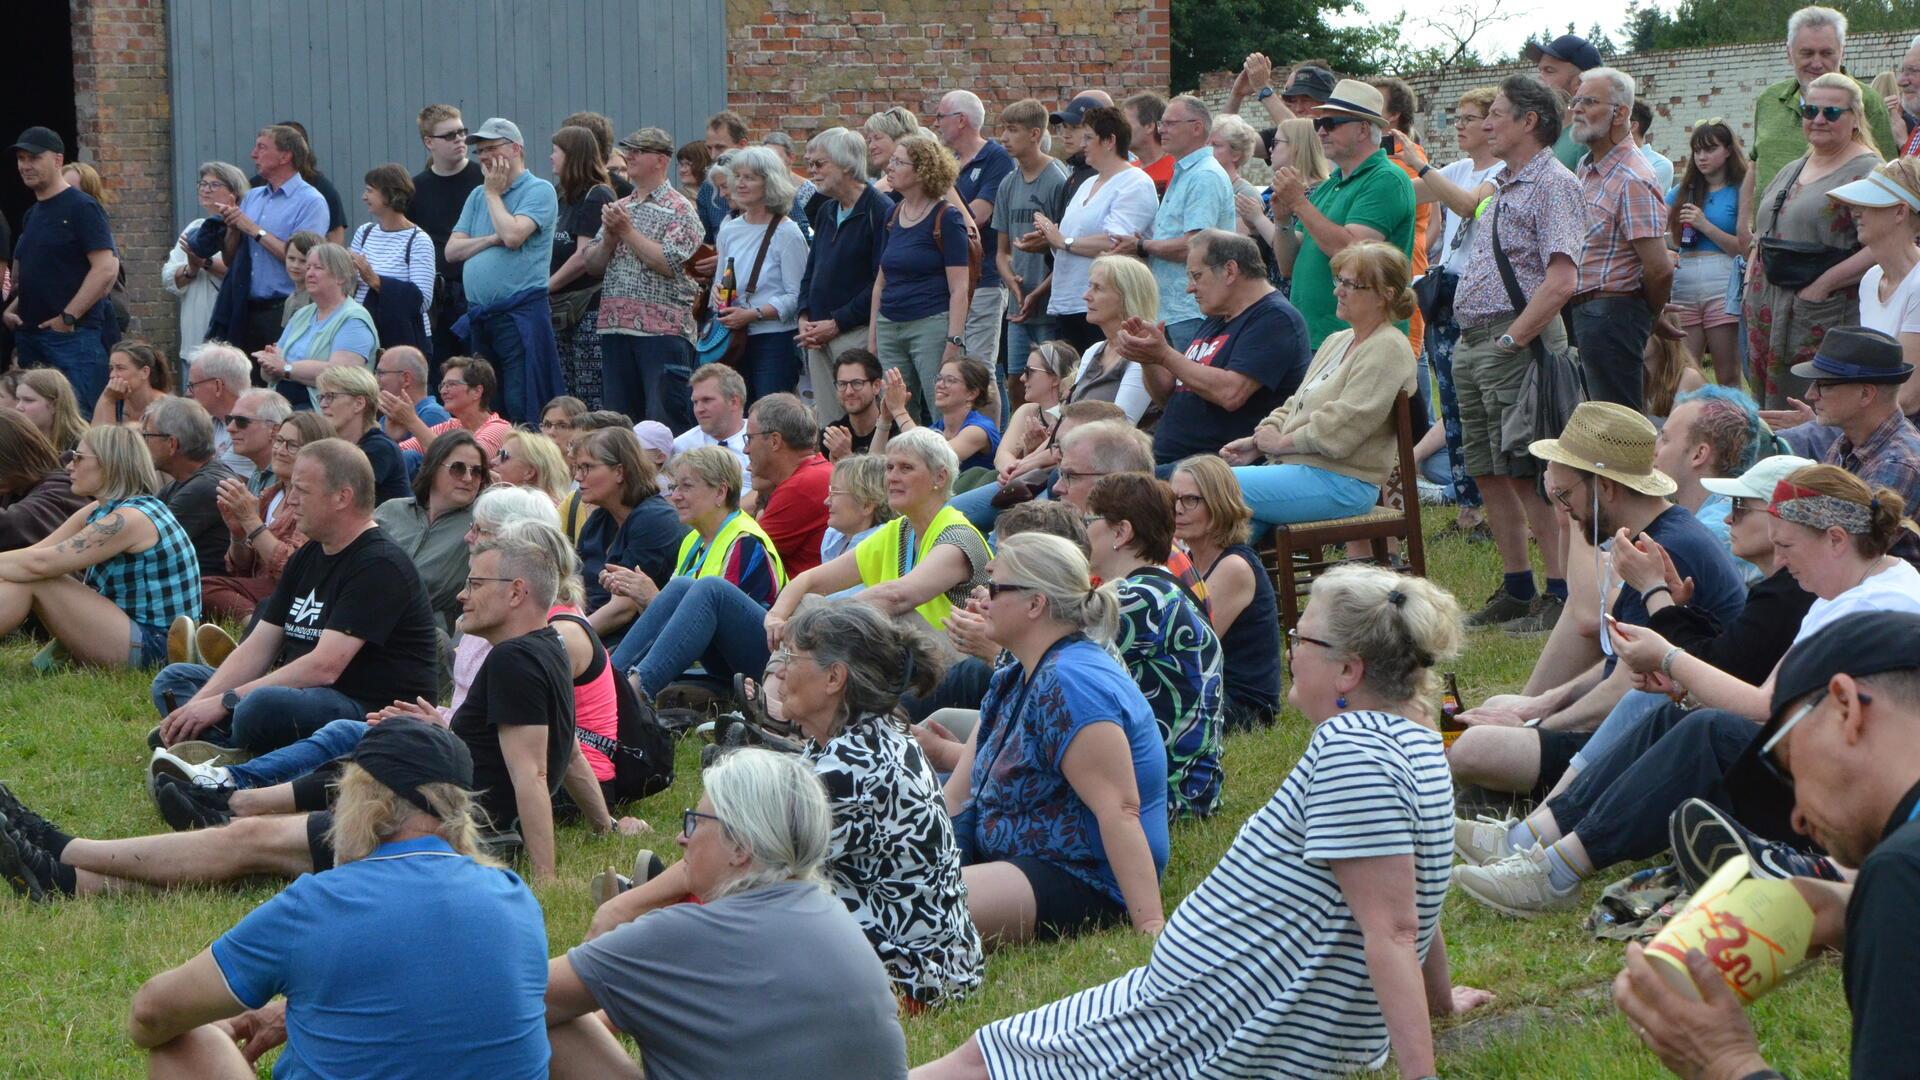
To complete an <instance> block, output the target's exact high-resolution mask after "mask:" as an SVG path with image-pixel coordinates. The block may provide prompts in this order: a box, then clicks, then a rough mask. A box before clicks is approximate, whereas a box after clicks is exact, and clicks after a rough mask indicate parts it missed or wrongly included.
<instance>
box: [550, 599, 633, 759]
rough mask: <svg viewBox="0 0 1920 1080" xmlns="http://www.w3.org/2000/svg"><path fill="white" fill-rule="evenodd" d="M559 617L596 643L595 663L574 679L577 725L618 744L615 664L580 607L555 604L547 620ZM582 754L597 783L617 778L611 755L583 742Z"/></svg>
mask: <svg viewBox="0 0 1920 1080" xmlns="http://www.w3.org/2000/svg"><path fill="white" fill-rule="evenodd" d="M556 618H563V619H566V620H568V621H569V622H573V623H576V624H578V625H579V626H580V628H581V629H583V630H585V631H586V632H587V638H588V640H590V641H592V642H593V663H591V664H588V665H587V670H586V671H585V672H583V673H582V674H581V675H580V677H579V678H576V679H574V680H573V713H574V722H575V723H576V724H577V725H578V726H579V727H580V728H581V729H582V730H584V731H590V732H592V733H594V734H595V735H599V736H602V737H604V738H606V739H611V740H615V741H617V740H618V739H619V737H620V706H619V700H618V699H617V698H616V697H615V696H614V690H613V680H614V672H613V665H612V664H611V663H609V662H608V659H607V650H606V647H605V646H603V645H601V644H600V638H599V636H598V635H596V634H595V633H594V632H593V628H592V627H591V626H588V625H587V620H586V617H585V616H583V615H582V614H581V613H580V609H579V608H576V607H572V606H569V605H566V604H555V605H554V606H553V608H552V609H551V610H549V611H548V612H547V621H548V622H553V621H554V619H556ZM580 753H581V754H582V755H583V756H584V757H586V759H587V764H588V765H589V766H590V767H592V769H593V778H594V779H595V780H598V781H600V782H601V783H605V782H607V781H608V780H611V779H613V762H612V761H611V760H609V759H608V757H607V755H605V754H603V753H601V752H600V751H599V750H596V749H594V748H593V747H592V746H590V745H588V744H587V743H586V742H584V741H583V742H581V743H580Z"/></svg>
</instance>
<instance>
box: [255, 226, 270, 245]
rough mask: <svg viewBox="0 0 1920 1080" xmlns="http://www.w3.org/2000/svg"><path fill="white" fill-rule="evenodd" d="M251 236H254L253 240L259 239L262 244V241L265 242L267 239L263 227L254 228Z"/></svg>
mask: <svg viewBox="0 0 1920 1080" xmlns="http://www.w3.org/2000/svg"><path fill="white" fill-rule="evenodd" d="M253 238H254V239H255V240H258V241H260V242H261V243H263V244H264V243H266V240H267V230H265V229H257V230H255V231H254V234H253Z"/></svg>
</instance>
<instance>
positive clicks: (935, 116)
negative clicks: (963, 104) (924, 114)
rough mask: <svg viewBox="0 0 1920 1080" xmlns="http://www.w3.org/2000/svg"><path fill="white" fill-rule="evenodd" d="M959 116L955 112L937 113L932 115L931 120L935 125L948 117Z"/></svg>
mask: <svg viewBox="0 0 1920 1080" xmlns="http://www.w3.org/2000/svg"><path fill="white" fill-rule="evenodd" d="M959 115H960V114H959V113H957V112H937V113H934V114H933V119H934V122H935V123H938V122H940V121H942V120H945V119H946V118H947V117H949V116H959Z"/></svg>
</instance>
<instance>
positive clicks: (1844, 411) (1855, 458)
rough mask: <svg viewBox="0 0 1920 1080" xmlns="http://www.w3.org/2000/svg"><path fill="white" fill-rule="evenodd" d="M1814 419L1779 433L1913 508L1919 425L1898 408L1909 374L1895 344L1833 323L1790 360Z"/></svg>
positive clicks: (1919, 463)
mask: <svg viewBox="0 0 1920 1080" xmlns="http://www.w3.org/2000/svg"><path fill="white" fill-rule="evenodd" d="M1790 370H1791V372H1792V374H1793V375H1794V376H1795V377H1796V378H1801V379H1808V380H1811V381H1810V382H1809V383H1808V384H1807V403H1808V404H1810V405H1811V406H1813V415H1814V419H1815V421H1817V422H1815V423H1807V424H1801V425H1799V426H1798V427H1793V428H1788V429H1787V430H1785V431H1783V432H1781V433H1780V437H1781V438H1782V439H1784V440H1786V443H1787V445H1788V446H1790V447H1792V448H1793V451H1794V453H1796V454H1799V455H1801V456H1802V457H1810V458H1814V459H1816V460H1818V461H1820V462H1821V463H1822V464H1825V465H1838V466H1840V467H1841V468H1843V469H1845V470H1847V471H1848V472H1850V473H1852V474H1854V475H1855V476H1858V477H1859V478H1860V479H1862V480H1865V481H1866V482H1867V483H1868V485H1869V486H1872V487H1889V488H1892V489H1893V490H1895V491H1897V492H1899V493H1900V497H1901V498H1902V499H1905V500H1906V502H1907V506H1908V507H1909V508H1912V507H1915V506H1920V503H1916V502H1915V501H1914V500H1916V499H1920V429H1916V428H1915V427H1914V425H1913V422H1912V421H1911V420H1908V419H1907V418H1906V416H1905V415H1904V414H1903V413H1902V412H1901V411H1900V400H1899V398H1900V384H1902V383H1904V382H1906V381H1907V380H1908V379H1910V378H1912V377H1913V365H1912V364H1909V363H1907V362H1906V359H1905V357H1904V356H1903V354H1902V352H1901V348H1900V343H1899V342H1898V341H1896V340H1894V339H1893V338H1892V337H1890V336H1888V335H1886V334H1883V333H1881V332H1880V331H1878V330H1869V329H1867V328H1866V327H1863V326H1836V327H1834V328H1833V329H1831V330H1828V331H1827V333H1826V335H1825V336H1824V337H1822V338H1821V339H1820V345H1819V347H1818V348H1817V349H1816V350H1815V352H1814V354H1813V359H1812V360H1809V361H1807V362H1806V363H1802V364H1795V365H1794V366H1793V367H1792V368H1791V369H1790Z"/></svg>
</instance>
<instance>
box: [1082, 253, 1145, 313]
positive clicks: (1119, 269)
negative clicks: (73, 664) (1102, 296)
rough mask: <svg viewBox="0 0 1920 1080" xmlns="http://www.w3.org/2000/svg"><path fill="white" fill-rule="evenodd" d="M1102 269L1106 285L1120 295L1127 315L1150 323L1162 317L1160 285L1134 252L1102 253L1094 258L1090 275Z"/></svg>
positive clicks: (1100, 271)
mask: <svg viewBox="0 0 1920 1080" xmlns="http://www.w3.org/2000/svg"><path fill="white" fill-rule="evenodd" d="M1095 272H1099V273H1101V274H1104V275H1105V276H1106V282H1107V288H1109V289H1112V290H1113V291H1114V292H1117V293H1119V294H1120V303H1121V305H1122V306H1124V307H1125V308H1126V311H1127V314H1128V315H1131V316H1138V317H1140V318H1142V319H1145V320H1146V321H1147V322H1153V321H1154V320H1156V319H1158V318H1159V317H1160V286H1159V285H1158V284H1156V283H1155V282H1154V280H1153V271H1151V270H1149V269H1147V264H1146V263H1144V262H1141V261H1140V260H1139V259H1136V258H1134V257H1133V256H1131V255H1101V256H1099V257H1098V258H1096V259H1094V260H1093V267H1092V269H1091V270H1089V271H1088V272H1087V273H1088V276H1089V277H1091V276H1092V275H1093V273H1095Z"/></svg>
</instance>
